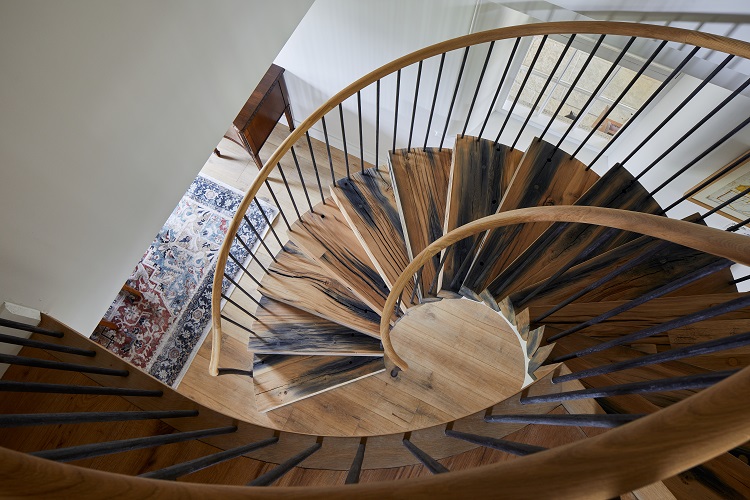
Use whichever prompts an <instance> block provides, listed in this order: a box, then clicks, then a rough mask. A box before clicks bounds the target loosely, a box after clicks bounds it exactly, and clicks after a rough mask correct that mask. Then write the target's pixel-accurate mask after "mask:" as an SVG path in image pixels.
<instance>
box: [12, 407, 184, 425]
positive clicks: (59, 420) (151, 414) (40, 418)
mask: <svg viewBox="0 0 750 500" xmlns="http://www.w3.org/2000/svg"><path fill="white" fill-rule="evenodd" d="M196 416H198V410H165V411H77V412H72V413H25V414H24V413H11V414H4V415H0V427H6V428H7V427H31V426H36V425H63V424H88V423H91V422H130V421H133V420H152V419H164V418H185V417H196Z"/></svg>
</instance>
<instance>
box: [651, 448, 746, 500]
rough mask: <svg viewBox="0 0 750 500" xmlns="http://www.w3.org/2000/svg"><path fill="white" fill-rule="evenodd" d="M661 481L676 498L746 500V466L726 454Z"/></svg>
mask: <svg viewBox="0 0 750 500" xmlns="http://www.w3.org/2000/svg"><path fill="white" fill-rule="evenodd" d="M663 482H664V485H665V486H666V487H667V488H669V490H670V491H671V492H672V493H674V494H675V495H676V497H677V498H700V499H702V500H704V499H705V500H714V499H715V500H723V499H726V498H750V467H749V466H748V464H746V463H745V462H743V461H742V460H740V459H739V458H737V457H734V456H732V455H730V454H729V453H723V454H721V455H719V456H718V457H716V458H714V459H712V460H709V461H708V462H705V463H702V464H701V465H698V466H696V467H693V468H692V469H688V470H686V471H685V472H683V473H681V474H678V475H676V476H674V477H671V478H668V479H665V480H664V481H663Z"/></svg>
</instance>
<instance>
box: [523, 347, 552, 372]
mask: <svg viewBox="0 0 750 500" xmlns="http://www.w3.org/2000/svg"><path fill="white" fill-rule="evenodd" d="M554 348H555V344H547V345H544V346H542V347H540V348H539V349H537V350H536V352H535V353H534V355H533V356H532V357H531V359H530V360H529V368H528V372H529V375H531V376H536V375H535V373H536V371H537V370H538V369H539V368H540V367H541V366H542V364H543V363H544V362H545V361H546V360H547V358H548V357H549V355H550V354H551V353H552V350H553V349H554Z"/></svg>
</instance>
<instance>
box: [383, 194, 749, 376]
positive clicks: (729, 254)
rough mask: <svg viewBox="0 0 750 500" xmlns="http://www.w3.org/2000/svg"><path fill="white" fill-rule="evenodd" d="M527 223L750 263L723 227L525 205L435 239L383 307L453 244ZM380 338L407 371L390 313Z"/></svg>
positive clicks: (745, 241) (745, 249)
mask: <svg viewBox="0 0 750 500" xmlns="http://www.w3.org/2000/svg"><path fill="white" fill-rule="evenodd" d="M529 222H579V223H583V224H594V225H597V226H607V227H614V228H617V229H622V230H624V231H630V232H633V233H639V234H645V235H648V236H653V237H654V238H660V239H662V240H666V241H670V242H672V243H677V244H678V245H683V246H686V247H690V248H693V249H695V250H699V251H701V252H706V253H710V254H713V255H718V256H720V257H725V258H727V259H729V260H733V261H734V262H737V263H740V264H745V265H750V238H748V237H747V236H742V235H739V234H734V233H729V232H726V231H722V230H720V229H714V228H712V227H707V226H701V225H699V224H694V223H692V222H686V221H682V220H676V219H670V218H668V217H661V216H658V215H651V214H644V213H640V212H630V211H628V210H618V209H614V208H601V207H588V206H578V205H564V206H556V207H533V208H522V209H519V210H510V211H508V212H502V213H499V214H495V215H489V216H487V217H483V218H481V219H477V220H475V221H472V222H469V223H468V224H464V225H463V226H461V227H458V228H456V229H454V230H453V231H451V232H449V233H448V234H445V235H443V236H442V237H441V238H438V239H437V240H435V241H434V242H432V243H431V244H430V245H428V246H427V248H425V249H424V250H422V251H421V252H420V253H419V255H417V256H416V257H414V260H412V261H411V262H410V263H409V265H408V266H406V269H404V271H403V272H402V273H401V275H400V276H399V277H398V279H397V280H396V282H395V283H394V284H393V288H392V289H391V293H390V294H389V295H388V298H387V299H386V301H385V305H384V306H383V311H392V310H393V309H394V307H395V306H396V302H397V301H398V298H399V296H401V293H402V292H403V290H404V288H405V287H406V285H407V284H408V283H409V281H410V280H411V279H412V277H413V276H414V274H415V273H416V272H417V271H419V269H420V268H421V267H422V266H423V265H425V264H426V263H427V262H428V261H429V260H430V259H431V258H432V257H433V256H434V255H436V254H438V253H439V252H440V251H442V250H444V249H445V248H447V247H449V246H450V245H452V244H453V243H456V242H457V241H460V240H462V239H464V238H467V237H469V236H473V235H475V234H477V233H481V232H483V231H487V230H489V229H494V228H498V227H504V226H510V225H513V224H525V223H529ZM380 340H381V341H382V342H383V349H384V351H385V354H386V355H387V356H388V358H389V359H390V360H391V361H393V362H394V363H395V364H396V366H398V367H399V368H401V369H402V370H407V369H408V368H409V364H408V363H407V362H406V361H404V359H403V358H401V357H400V356H399V355H398V354H397V353H396V351H395V350H394V349H393V344H392V343H391V329H390V322H389V317H388V315H385V314H384V315H383V317H382V319H381V321H380Z"/></svg>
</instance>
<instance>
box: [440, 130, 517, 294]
mask: <svg viewBox="0 0 750 500" xmlns="http://www.w3.org/2000/svg"><path fill="white" fill-rule="evenodd" d="M522 156H523V153H522V152H521V151H519V150H517V149H511V148H510V147H509V146H505V145H503V144H497V145H495V143H493V142H492V141H490V140H487V139H482V138H477V137H471V136H468V135H467V136H464V137H458V138H457V139H456V144H455V146H454V147H453V161H452V163H451V173H450V189H449V191H448V206H447V213H446V218H445V227H444V230H445V232H446V233H447V232H448V231H452V230H454V229H456V228H457V227H460V226H463V225H464V224H467V223H469V222H471V221H474V220H476V219H479V218H482V217H486V216H488V215H492V214H494V213H495V212H496V211H497V208H498V207H499V206H500V200H501V199H502V197H503V194H504V193H505V191H506V190H507V189H508V186H509V185H510V181H511V179H512V178H513V174H514V173H515V171H516V166H517V165H518V163H519V161H520V160H521V157H522ZM480 237H481V234H476V235H474V236H472V237H469V238H465V239H463V240H461V241H459V242H457V243H455V244H454V245H453V247H452V249H451V251H450V253H449V254H448V257H447V258H446V260H445V264H444V267H443V276H442V288H445V289H448V290H453V291H458V290H459V289H460V287H461V283H462V282H463V278H464V274H465V273H458V270H459V269H460V268H461V264H462V263H463V262H464V261H468V262H469V263H470V262H471V261H472V260H473V255H470V252H471V251H472V248H473V247H474V243H475V241H476V240H477V239H479V238H480Z"/></svg>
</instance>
